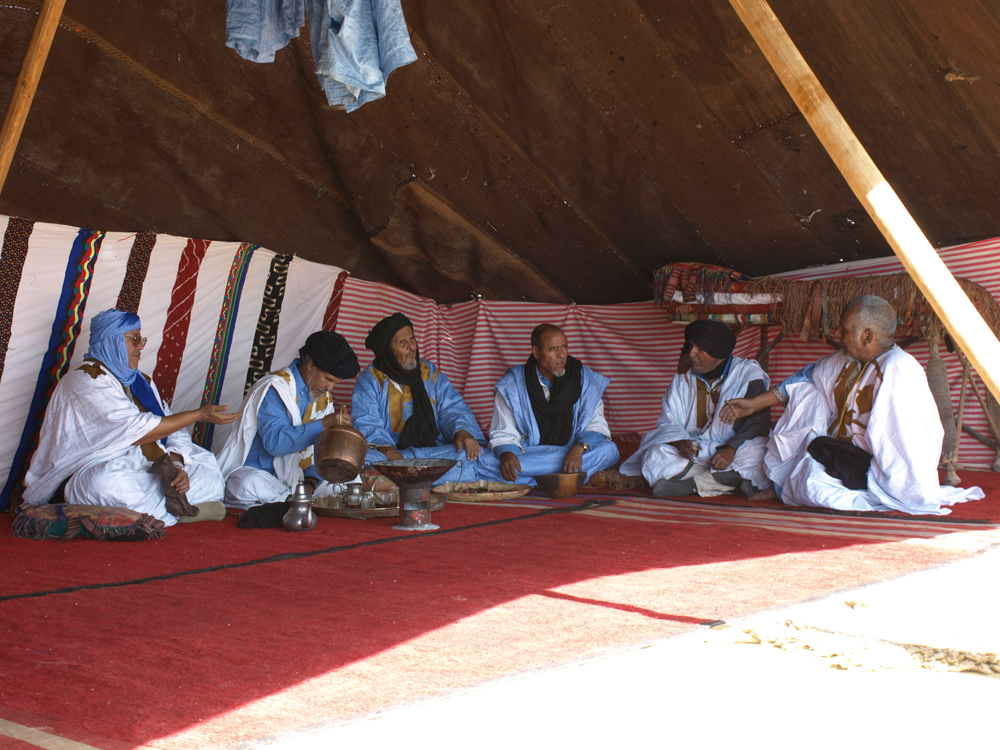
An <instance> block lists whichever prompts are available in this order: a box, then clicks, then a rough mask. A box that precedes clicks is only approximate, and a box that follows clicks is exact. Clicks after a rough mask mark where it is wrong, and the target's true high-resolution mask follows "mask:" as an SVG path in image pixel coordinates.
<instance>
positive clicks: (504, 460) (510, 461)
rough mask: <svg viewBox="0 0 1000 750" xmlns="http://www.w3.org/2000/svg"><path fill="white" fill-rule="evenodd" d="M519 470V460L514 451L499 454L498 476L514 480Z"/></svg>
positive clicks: (510, 480) (509, 480)
mask: <svg viewBox="0 0 1000 750" xmlns="http://www.w3.org/2000/svg"><path fill="white" fill-rule="evenodd" d="M520 472H521V462H520V460H518V458H517V454H516V453H514V451H506V452H504V453H502V454H501V455H500V476H502V477H503V478H504V479H506V480H507V481H508V482H516V481H517V475H518V474H519V473H520Z"/></svg>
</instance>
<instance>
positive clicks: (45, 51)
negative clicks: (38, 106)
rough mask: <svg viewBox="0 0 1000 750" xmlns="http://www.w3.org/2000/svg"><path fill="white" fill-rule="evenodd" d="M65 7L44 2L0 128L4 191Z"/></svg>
mask: <svg viewBox="0 0 1000 750" xmlns="http://www.w3.org/2000/svg"><path fill="white" fill-rule="evenodd" d="M65 5H66V0H44V2H43V3H42V9H41V11H39V13H38V21H36V22H35V31H34V33H32V35H31V42H29V44H28V53H27V54H26V55H25V56H24V64H23V65H21V72H20V74H18V76H17V83H15V84H14V93H13V94H12V95H11V98H10V106H8V108H7V116H6V117H5V118H4V121H3V127H0V191H2V190H3V186H4V183H5V182H6V181H7V172H8V171H9V170H10V163H11V161H13V159H14V151H15V150H16V149H17V142H18V141H19V140H20V139H21V130H23V129H24V121H25V120H27V119H28V110H29V109H31V100H32V99H34V98H35V89H37V88H38V79H39V78H41V77H42V68H44V67H45V60H46V59H47V58H48V56H49V49H50V48H51V47H52V39H53V38H54V37H55V35H56V29H57V28H59V18H60V17H61V16H62V12H63V7H64V6H65Z"/></svg>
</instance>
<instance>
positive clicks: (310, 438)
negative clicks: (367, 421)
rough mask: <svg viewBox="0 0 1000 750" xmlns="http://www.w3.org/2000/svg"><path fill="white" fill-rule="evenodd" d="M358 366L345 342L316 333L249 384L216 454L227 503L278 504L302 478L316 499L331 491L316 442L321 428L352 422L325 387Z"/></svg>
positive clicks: (347, 376) (237, 505) (354, 371)
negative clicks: (284, 363)
mask: <svg viewBox="0 0 1000 750" xmlns="http://www.w3.org/2000/svg"><path fill="white" fill-rule="evenodd" d="M359 369H360V367H359V365H358V358H357V357H356V356H355V354H354V350H352V349H351V346H350V344H348V343H347V339H345V338H344V337H343V336H341V335H340V334H339V333H333V332H331V331H316V333H313V334H311V335H310V336H309V338H307V339H306V342H305V344H304V345H303V346H302V348H301V349H299V357H298V359H296V360H294V361H293V362H292V363H291V364H290V365H289V366H288V367H286V368H284V369H282V370H278V371H277V372H273V373H271V374H270V375H265V376H264V377H263V378H261V379H260V380H258V381H257V382H256V383H255V384H254V386H253V388H251V389H250V391H249V392H248V393H247V395H246V398H244V399H243V408H242V411H243V417H242V418H241V419H240V422H239V424H238V425H237V426H236V428H235V429H233V430H232V432H230V433H229V435H228V436H227V437H226V439H225V442H224V443H223V446H222V448H221V450H219V452H218V458H219V468H220V469H222V474H223V476H225V477H226V500H225V502H226V505H228V506H230V507H234V508H249V507H251V506H254V505H260V504H266V503H274V502H283V501H284V500H285V498H286V497H287V496H288V495H289V493H291V492H292V490H293V488H294V487H295V485H296V484H297V483H298V480H299V479H304V480H305V483H306V489H307V491H308V492H311V493H314V494H315V496H316V497H320V496H323V495H328V494H333V493H334V492H335V491H336V490H335V488H334V487H332V486H331V485H329V483H327V482H326V481H324V480H322V479H320V477H319V475H318V474H317V473H316V466H315V464H314V462H313V457H312V453H313V443H315V442H316V438H318V437H319V434H320V433H321V432H322V431H323V430H324V429H325V428H327V427H331V426H333V425H335V424H346V425H349V424H350V423H351V417H350V416H349V415H347V414H342V413H341V412H340V411H338V410H337V408H336V406H335V404H334V403H333V400H332V399H331V398H330V389H331V388H333V386H335V385H336V384H337V383H339V382H341V381H342V380H349V379H350V378H353V377H355V376H356V375H357V374H358V370H359Z"/></svg>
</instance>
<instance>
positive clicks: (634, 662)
mask: <svg viewBox="0 0 1000 750" xmlns="http://www.w3.org/2000/svg"><path fill="white" fill-rule="evenodd" d="M998 590H1000V549H996V548H994V549H992V550H988V551H987V552H984V553H982V554H980V555H978V556H976V557H973V558H969V559H965V560H961V561H958V562H954V563H949V564H946V565H943V566H940V567H937V568H933V569H930V570H925V571H921V572H918V573H913V574H910V575H907V576H903V577H900V578H897V579H893V580H890V581H885V582H882V583H878V584H873V585H870V586H865V587H861V588H856V589H851V590H848V591H840V592H837V593H834V594H831V595H828V596H824V597H822V598H821V599H817V600H815V601H811V602H807V603H804V604H799V605H795V606H792V607H788V608H785V609H781V610H774V611H770V612H763V613H758V614H756V615H754V616H752V617H748V618H746V619H743V620H739V621H734V622H730V623H726V624H725V625H723V626H717V627H715V628H702V629H699V630H697V631H695V632H690V633H686V634H684V635H682V636H678V637H674V638H669V639H665V640H661V641H657V642H654V643H650V644H643V645H641V646H636V647H632V648H629V649H625V650H620V651H616V652H612V653H607V654H604V655H602V656H600V657H598V658H594V659H589V660H587V661H581V662H575V663H572V664H566V665H561V666H557V667H552V668H548V669H545V670H543V671H536V672H529V673H524V674H520V675H515V676H513V677H508V678H505V679H502V680H498V681H495V682H491V683H487V684H485V685H480V686H478V687H475V688H472V689H468V690H463V691H460V692H456V693H451V694H447V695H443V696H437V697H434V698H431V699H428V700H424V701H421V702H419V703H414V704H409V705H404V706H398V707H395V708H391V709H387V710H385V711H383V712H380V713H379V714H376V715H372V716H367V717H363V718H360V719H357V720H354V721H351V722H348V723H341V724H338V725H334V726H326V727H313V728H312V729H311V730H309V731H300V732H297V733H295V734H293V735H285V736H281V737H272V738H266V739H261V740H259V741H257V742H255V743H251V744H250V745H246V746H244V747H248V748H249V747H252V748H268V749H269V750H313V749H316V750H319V748H329V747H390V746H394V745H403V744H406V745H414V746H434V747H438V748H453V747H474V748H477V750H479V749H481V748H511V747H527V748H535V747H578V748H590V747H595V748H596V747H613V746H620V745H621V744H622V743H624V742H629V743H642V745H643V746H648V745H652V746H654V747H655V746H664V747H666V746H677V745H678V744H679V743H684V744H685V745H689V746H693V747H709V748H716V747H719V748H721V747H738V746H742V747H765V746H767V747H772V748H785V747H796V748H800V747H807V748H827V747H829V748H833V747H837V748H840V747H846V746H853V747H862V748H867V747H872V748H874V747H879V748H885V747H892V746H896V747H899V746H906V745H909V746H910V747H966V746H975V747H997V746H1000V740H998V739H997V736H996V735H997V731H996V720H995V717H996V715H997V713H998V711H1000V663H997V665H996V671H995V672H994V673H993V676H987V675H985V674H982V673H976V672H954V671H946V670H947V669H948V663H949V662H951V663H952V664H957V663H959V662H964V665H965V666H966V667H969V666H972V665H973V664H975V663H979V664H981V665H986V666H981V669H983V670H985V671H991V668H990V667H989V666H988V663H989V662H990V661H991V657H990V656H989V655H991V654H992V655H994V656H993V657H992V660H994V661H995V655H996V654H1000V597H998V595H997V594H998ZM906 646H909V647H910V648H906ZM918 647H919V648H918ZM921 655H922V656H921ZM983 655H986V656H983ZM921 659H930V661H928V662H923V661H921ZM990 738H992V739H990Z"/></svg>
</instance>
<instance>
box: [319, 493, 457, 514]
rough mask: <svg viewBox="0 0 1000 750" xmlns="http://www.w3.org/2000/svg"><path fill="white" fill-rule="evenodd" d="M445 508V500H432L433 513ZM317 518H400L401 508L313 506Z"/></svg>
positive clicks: (391, 506)
mask: <svg viewBox="0 0 1000 750" xmlns="http://www.w3.org/2000/svg"><path fill="white" fill-rule="evenodd" d="M444 506H445V501H444V499H443V498H442V499H439V498H437V497H434V498H431V513H437V512H438V511H439V510H441V509H442V508H443V507H444ZM313 513H315V514H316V515H317V516H329V517H331V518H360V519H366V518H399V506H398V505H389V506H386V507H384V508H319V507H317V506H315V505H314V506H313Z"/></svg>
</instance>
